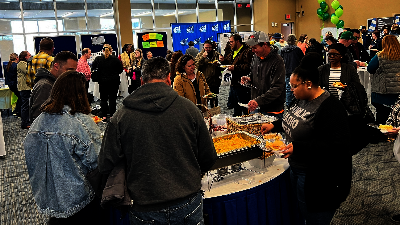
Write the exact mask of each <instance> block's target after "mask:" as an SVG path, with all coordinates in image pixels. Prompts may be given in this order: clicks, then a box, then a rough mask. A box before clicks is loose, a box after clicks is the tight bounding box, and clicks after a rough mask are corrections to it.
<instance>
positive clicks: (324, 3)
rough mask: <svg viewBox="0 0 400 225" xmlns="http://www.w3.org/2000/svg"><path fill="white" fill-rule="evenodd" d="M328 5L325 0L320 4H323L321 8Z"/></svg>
mask: <svg viewBox="0 0 400 225" xmlns="http://www.w3.org/2000/svg"><path fill="white" fill-rule="evenodd" d="M327 5H328V4H326V2H325V1H323V2H321V3H320V4H319V6H321V9H325V8H326V6H327Z"/></svg>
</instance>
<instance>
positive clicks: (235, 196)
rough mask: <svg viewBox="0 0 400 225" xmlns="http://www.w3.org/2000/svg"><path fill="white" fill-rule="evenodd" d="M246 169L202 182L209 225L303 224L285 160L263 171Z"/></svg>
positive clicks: (210, 177) (247, 164) (249, 166)
mask: <svg viewBox="0 0 400 225" xmlns="http://www.w3.org/2000/svg"><path fill="white" fill-rule="evenodd" d="M243 166H244V168H245V169H244V170H242V171H240V172H236V173H232V174H230V175H227V176H224V179H223V180H221V181H219V182H214V181H213V180H212V176H208V177H205V178H204V179H203V180H202V190H204V191H205V193H204V214H205V220H206V221H205V222H206V224H210V225H214V224H215V225H217V224H218V225H222V224H252V225H253V224H274V225H275V224H304V222H303V223H302V222H301V221H302V220H301V219H300V216H299V211H298V210H297V209H296V200H295V199H294V197H293V196H292V194H291V186H290V173H289V170H288V168H289V164H288V162H287V160H286V159H281V158H277V159H275V161H274V162H273V164H272V165H271V166H270V167H267V168H264V169H259V168H255V167H252V166H251V165H250V164H249V162H245V163H243ZM209 187H211V188H209Z"/></svg>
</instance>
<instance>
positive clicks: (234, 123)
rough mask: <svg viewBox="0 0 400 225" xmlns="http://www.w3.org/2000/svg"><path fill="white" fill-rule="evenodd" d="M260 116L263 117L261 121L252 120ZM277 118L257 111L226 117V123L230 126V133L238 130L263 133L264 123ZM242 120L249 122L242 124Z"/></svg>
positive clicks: (257, 133)
mask: <svg viewBox="0 0 400 225" xmlns="http://www.w3.org/2000/svg"><path fill="white" fill-rule="evenodd" d="M255 117H259V118H263V119H262V120H261V121H259V122H257V121H256V122H251V121H253V120H251V119H252V118H255ZM275 120H277V118H276V117H272V116H265V115H263V114H261V113H256V114H251V115H245V116H240V117H233V118H227V119H226V124H227V127H228V133H233V132H238V131H245V132H248V133H250V134H254V135H257V136H258V135H261V126H262V124H263V123H271V122H273V121H275ZM242 121H247V122H248V124H241V122H242Z"/></svg>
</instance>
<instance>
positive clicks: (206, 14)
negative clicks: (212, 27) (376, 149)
mask: <svg viewBox="0 0 400 225" xmlns="http://www.w3.org/2000/svg"><path fill="white" fill-rule="evenodd" d="M216 18H217V15H216V10H215V1H211V2H210V1H209V0H199V22H214V21H215V20H216Z"/></svg>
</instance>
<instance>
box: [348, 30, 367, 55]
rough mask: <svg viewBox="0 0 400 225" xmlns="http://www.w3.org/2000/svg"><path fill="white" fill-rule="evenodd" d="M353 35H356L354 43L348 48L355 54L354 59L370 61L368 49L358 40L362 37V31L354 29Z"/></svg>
mask: <svg viewBox="0 0 400 225" xmlns="http://www.w3.org/2000/svg"><path fill="white" fill-rule="evenodd" d="M353 36H354V37H355V40H353V43H352V44H351V45H350V46H349V47H348V49H349V50H350V52H351V54H352V55H353V58H354V60H358V61H361V62H369V60H370V58H369V54H368V52H367V50H365V48H364V46H363V45H362V44H361V43H360V42H358V40H359V39H360V38H361V32H360V31H359V30H358V29H354V30H353Z"/></svg>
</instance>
